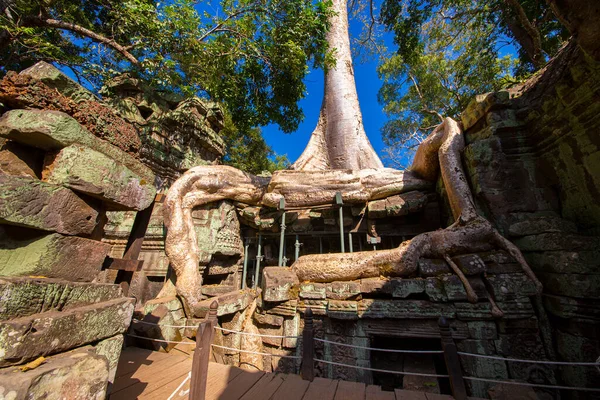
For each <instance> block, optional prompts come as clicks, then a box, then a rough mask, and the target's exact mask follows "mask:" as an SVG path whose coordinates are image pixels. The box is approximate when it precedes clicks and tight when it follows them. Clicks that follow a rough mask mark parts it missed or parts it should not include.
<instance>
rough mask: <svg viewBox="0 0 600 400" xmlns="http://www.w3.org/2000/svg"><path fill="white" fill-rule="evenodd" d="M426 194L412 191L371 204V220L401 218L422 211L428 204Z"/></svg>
mask: <svg viewBox="0 0 600 400" xmlns="http://www.w3.org/2000/svg"><path fill="white" fill-rule="evenodd" d="M427 201H428V197H427V194H426V193H423V192H419V191H412V192H407V193H402V194H399V195H395V196H390V197H387V198H385V199H382V200H375V201H371V202H369V204H368V206H367V210H368V213H369V218H387V217H400V216H404V215H408V214H410V213H415V212H417V211H420V210H422V209H423V207H425V205H426V204H427Z"/></svg>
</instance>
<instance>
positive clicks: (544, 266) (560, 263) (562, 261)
mask: <svg viewBox="0 0 600 400" xmlns="http://www.w3.org/2000/svg"><path fill="white" fill-rule="evenodd" d="M524 256H525V259H526V260H527V262H528V263H529V265H530V266H531V268H533V270H534V271H540V272H551V273H558V274H567V273H573V274H600V251H568V250H567V251H544V252H539V253H526V254H524Z"/></svg>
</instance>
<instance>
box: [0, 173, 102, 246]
mask: <svg viewBox="0 0 600 400" xmlns="http://www.w3.org/2000/svg"><path fill="white" fill-rule="evenodd" d="M97 216H98V211H96V210H95V209H94V208H93V207H92V206H90V204H88V203H87V202H86V201H84V200H83V199H81V198H80V197H78V196H77V195H76V194H75V193H73V192H72V191H71V190H69V189H67V188H64V187H62V186H56V185H51V184H49V183H45V182H41V181H38V180H37V179H31V178H21V177H15V176H9V175H0V223H4V224H11V225H19V226H24V227H28V228H34V229H41V230H44V231H52V232H58V233H62V234H65V235H89V234H91V233H92V231H93V230H94V227H95V226H96V217H97Z"/></svg>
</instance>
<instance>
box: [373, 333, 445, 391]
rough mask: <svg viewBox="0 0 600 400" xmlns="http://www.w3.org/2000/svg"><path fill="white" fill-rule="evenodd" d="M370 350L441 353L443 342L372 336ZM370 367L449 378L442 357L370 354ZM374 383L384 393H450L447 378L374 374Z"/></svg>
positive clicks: (377, 352)
mask: <svg viewBox="0 0 600 400" xmlns="http://www.w3.org/2000/svg"><path fill="white" fill-rule="evenodd" d="M371 347H374V348H380V349H393V350H408V351H419V350H441V349H442V346H441V343H440V339H436V338H404V337H390V336H373V337H372V338H371ZM371 366H372V368H376V369H385V370H388V371H398V372H407V373H410V372H414V373H423V374H437V375H447V374H448V371H447V370H446V364H445V362H444V355H443V354H423V353H410V354H409V353H391V352H383V351H371ZM373 383H374V384H375V385H380V386H381V388H382V389H383V390H388V391H393V390H394V389H405V390H414V391H421V392H428V393H440V394H451V391H450V382H449V380H448V378H435V377H423V376H410V375H400V374H391V373H386V372H375V371H373Z"/></svg>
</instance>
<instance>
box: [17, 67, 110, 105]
mask: <svg viewBox="0 0 600 400" xmlns="http://www.w3.org/2000/svg"><path fill="white" fill-rule="evenodd" d="M19 75H27V76H30V77H32V78H34V79H37V80H40V81H42V82H43V83H45V84H46V85H47V86H48V87H50V88H52V89H56V90H57V91H58V92H59V93H60V94H62V95H63V96H66V97H69V98H71V99H73V100H74V101H81V100H93V101H99V99H98V98H97V97H96V96H95V95H94V94H93V93H92V92H90V91H89V90H87V89H85V88H84V87H83V86H81V85H80V84H78V83H77V82H75V81H73V80H72V79H70V78H69V77H68V76H66V75H65V74H63V73H62V72H61V71H60V70H59V69H58V68H56V67H55V66H53V65H52V64H48V63H47V62H45V61H40V62H38V63H37V64H35V65H33V66H31V67H29V68H27V69H24V70H23V71H21V72H20V73H19Z"/></svg>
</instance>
